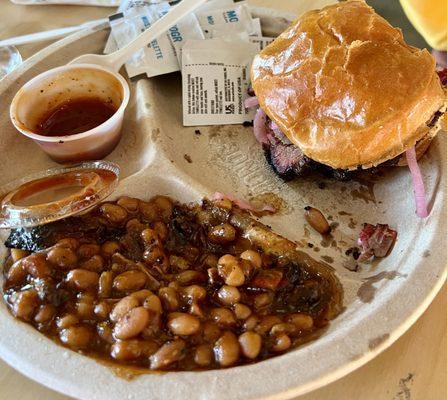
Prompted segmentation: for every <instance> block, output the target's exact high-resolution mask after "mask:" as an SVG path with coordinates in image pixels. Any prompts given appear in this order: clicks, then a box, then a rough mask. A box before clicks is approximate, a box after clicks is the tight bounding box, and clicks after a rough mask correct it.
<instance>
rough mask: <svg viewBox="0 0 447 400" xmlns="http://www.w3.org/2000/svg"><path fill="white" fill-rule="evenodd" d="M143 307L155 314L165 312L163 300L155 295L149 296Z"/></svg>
mask: <svg viewBox="0 0 447 400" xmlns="http://www.w3.org/2000/svg"><path fill="white" fill-rule="evenodd" d="M143 307H144V308H146V309H147V310H149V311H151V312H153V313H155V314H161V313H162V312H163V307H162V305H161V300H160V298H159V297H158V296H156V295H155V294H152V295H150V296H148V297H147V298H146V300H144V303H143Z"/></svg>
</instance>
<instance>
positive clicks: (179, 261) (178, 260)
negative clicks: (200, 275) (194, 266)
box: [169, 256, 190, 271]
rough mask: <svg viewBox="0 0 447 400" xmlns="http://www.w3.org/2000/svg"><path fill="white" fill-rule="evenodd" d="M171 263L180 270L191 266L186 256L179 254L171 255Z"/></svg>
mask: <svg viewBox="0 0 447 400" xmlns="http://www.w3.org/2000/svg"><path fill="white" fill-rule="evenodd" d="M169 264H170V265H171V267H173V268H175V269H179V270H182V271H184V270H186V269H188V268H189V267H190V265H189V262H188V261H186V259H185V258H183V257H179V256H169Z"/></svg>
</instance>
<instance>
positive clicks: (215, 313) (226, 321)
mask: <svg viewBox="0 0 447 400" xmlns="http://www.w3.org/2000/svg"><path fill="white" fill-rule="evenodd" d="M210 318H211V319H212V320H213V321H215V322H216V323H217V324H218V325H220V326H230V325H234V324H236V318H235V317H234V314H233V312H232V311H231V310H229V309H228V308H213V309H212V310H211V311H210Z"/></svg>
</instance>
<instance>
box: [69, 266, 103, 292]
mask: <svg viewBox="0 0 447 400" xmlns="http://www.w3.org/2000/svg"><path fill="white" fill-rule="evenodd" d="M66 282H67V284H68V286H70V287H71V288H73V289H77V290H91V289H95V288H96V287H97V286H98V282H99V275H98V274H97V273H96V272H92V271H87V270H85V269H73V270H71V271H70V272H69V273H68V274H67V278H66Z"/></svg>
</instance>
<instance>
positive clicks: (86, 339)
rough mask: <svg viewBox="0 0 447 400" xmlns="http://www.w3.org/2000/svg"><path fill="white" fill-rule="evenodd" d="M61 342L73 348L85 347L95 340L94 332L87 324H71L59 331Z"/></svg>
mask: <svg viewBox="0 0 447 400" xmlns="http://www.w3.org/2000/svg"><path fill="white" fill-rule="evenodd" d="M59 338H60V339H61V342H62V343H64V344H66V345H67V346H69V347H71V348H72V349H76V350H79V349H85V348H87V347H89V345H90V344H91V343H92V341H93V332H92V331H91V329H89V328H87V327H86V326H70V327H69V328H66V329H62V331H61V332H60V333H59Z"/></svg>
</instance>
